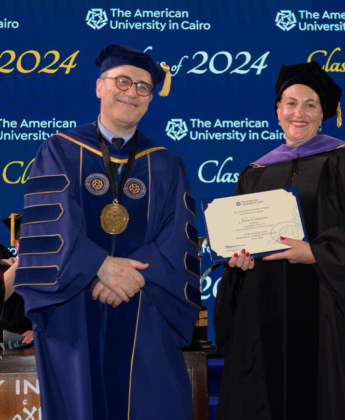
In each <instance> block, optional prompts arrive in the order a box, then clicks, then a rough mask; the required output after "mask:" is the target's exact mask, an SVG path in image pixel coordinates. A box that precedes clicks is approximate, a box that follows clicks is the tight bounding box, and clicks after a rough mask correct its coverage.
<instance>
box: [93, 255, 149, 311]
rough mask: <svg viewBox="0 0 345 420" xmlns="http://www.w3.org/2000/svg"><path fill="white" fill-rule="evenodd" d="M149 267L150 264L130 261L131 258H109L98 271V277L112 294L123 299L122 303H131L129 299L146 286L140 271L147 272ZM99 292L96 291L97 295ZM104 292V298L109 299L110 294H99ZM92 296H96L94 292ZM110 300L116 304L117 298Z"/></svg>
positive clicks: (110, 298)
mask: <svg viewBox="0 0 345 420" xmlns="http://www.w3.org/2000/svg"><path fill="white" fill-rule="evenodd" d="M148 266H149V265H148V264H143V263H141V262H139V261H136V260H130V259H129V258H115V257H109V256H108V257H107V258H106V259H105V260H104V262H103V264H102V265H101V268H100V269H99V270H98V272H97V276H98V278H99V279H100V281H101V282H102V284H103V285H104V286H106V288H108V289H110V291H111V292H113V293H114V294H115V295H116V296H117V297H118V298H119V299H121V302H129V299H130V298H131V297H133V296H134V295H135V294H136V293H138V292H139V290H140V289H141V288H143V287H144V285H145V280H144V277H143V276H142V274H141V273H139V271H138V270H145V268H147V267H148ZM97 284H98V283H97ZM97 284H96V286H97ZM96 286H95V288H96ZM98 290H99V288H98V289H97V290H96V293H97V291H98ZM102 292H103V295H102V296H103V298H104V297H105V299H107V298H108V295H109V294H108V293H107V292H106V290H104V291H103V290H102V291H99V293H102ZM96 293H95V295H96ZM92 296H94V291H93V293H92ZM109 300H112V301H113V302H115V297H114V296H111V297H109ZM121 302H120V303H121Z"/></svg>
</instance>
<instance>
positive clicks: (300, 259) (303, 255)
mask: <svg viewBox="0 0 345 420" xmlns="http://www.w3.org/2000/svg"><path fill="white" fill-rule="evenodd" d="M280 241H281V243H282V244H284V245H289V246H291V247H292V248H291V249H288V250H287V251H284V252H278V253H277V254H272V255H268V256H267V257H264V258H263V259H262V261H274V260H288V261H289V263H291V264H315V263H316V261H315V258H314V255H313V253H312V252H311V248H310V245H309V242H305V241H299V240H298V239H288V238H283V237H282V236H281V237H280Z"/></svg>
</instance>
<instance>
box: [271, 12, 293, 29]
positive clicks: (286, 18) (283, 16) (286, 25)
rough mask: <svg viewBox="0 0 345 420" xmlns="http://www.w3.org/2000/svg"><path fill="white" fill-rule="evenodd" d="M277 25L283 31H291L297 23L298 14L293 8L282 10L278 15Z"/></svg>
mask: <svg viewBox="0 0 345 420" xmlns="http://www.w3.org/2000/svg"><path fill="white" fill-rule="evenodd" d="M275 22H276V25H277V26H278V28H280V29H281V30H283V31H290V29H292V28H294V27H295V26H296V24H297V19H296V16H295V14H294V13H293V12H291V10H281V11H280V12H278V13H277V16H276V20H275Z"/></svg>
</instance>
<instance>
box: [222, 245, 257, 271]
mask: <svg viewBox="0 0 345 420" xmlns="http://www.w3.org/2000/svg"><path fill="white" fill-rule="evenodd" d="M228 264H229V266H230V267H232V268H233V267H238V268H240V269H241V270H243V271H247V270H252V269H253V268H254V258H253V257H251V256H250V254H249V252H246V250H245V249H242V251H241V252H240V253H239V254H237V253H235V254H234V255H233V256H232V257H231V259H230V260H229V261H228Z"/></svg>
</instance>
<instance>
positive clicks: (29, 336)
mask: <svg viewBox="0 0 345 420" xmlns="http://www.w3.org/2000/svg"><path fill="white" fill-rule="evenodd" d="M22 335H23V336H24V338H23V341H22V344H30V343H32V342H33V341H34V333H33V332H32V331H31V330H28V331H25V333H23V334H22Z"/></svg>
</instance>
